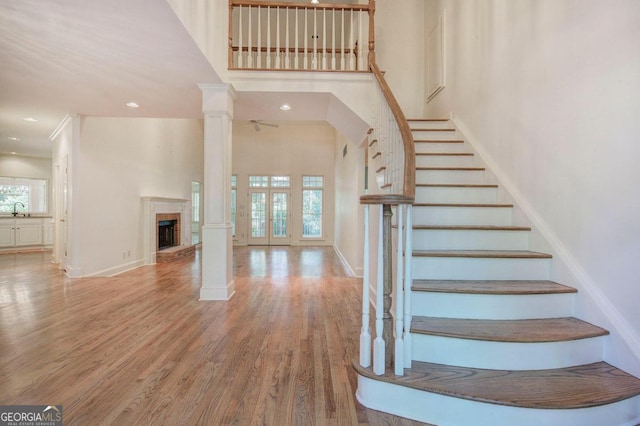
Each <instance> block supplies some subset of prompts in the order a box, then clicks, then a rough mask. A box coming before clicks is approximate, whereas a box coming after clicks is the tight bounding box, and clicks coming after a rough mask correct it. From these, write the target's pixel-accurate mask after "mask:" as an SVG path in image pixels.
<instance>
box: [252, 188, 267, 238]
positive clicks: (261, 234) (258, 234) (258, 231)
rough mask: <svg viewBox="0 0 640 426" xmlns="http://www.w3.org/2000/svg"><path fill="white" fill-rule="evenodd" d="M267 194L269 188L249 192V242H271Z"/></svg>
mask: <svg viewBox="0 0 640 426" xmlns="http://www.w3.org/2000/svg"><path fill="white" fill-rule="evenodd" d="M267 194H268V190H261V191H255V190H254V191H250V192H249V205H250V215H251V216H250V221H249V227H250V229H249V244H269V237H268V234H267V225H268V222H267V217H268V211H267V209H268V206H267Z"/></svg>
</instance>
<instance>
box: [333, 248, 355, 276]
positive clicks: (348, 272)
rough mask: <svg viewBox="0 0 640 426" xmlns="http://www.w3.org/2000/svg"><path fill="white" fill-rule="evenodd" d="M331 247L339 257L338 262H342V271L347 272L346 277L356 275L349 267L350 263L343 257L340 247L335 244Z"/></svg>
mask: <svg viewBox="0 0 640 426" xmlns="http://www.w3.org/2000/svg"><path fill="white" fill-rule="evenodd" d="M333 249H334V250H335V252H336V254H337V255H338V258H339V259H340V262H341V263H342V266H343V267H344V271H345V273H346V274H347V276H348V277H358V276H357V275H356V273H355V272H354V271H353V268H352V267H351V265H350V264H349V262H348V261H347V259H346V258H345V257H344V255H343V254H342V252H341V251H340V249H339V248H338V247H337V246H336V245H334V246H333ZM358 278H362V276H360V277H358Z"/></svg>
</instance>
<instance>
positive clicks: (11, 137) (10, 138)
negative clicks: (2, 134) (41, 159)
mask: <svg viewBox="0 0 640 426" xmlns="http://www.w3.org/2000/svg"><path fill="white" fill-rule="evenodd" d="M9 140H10V141H15V142H19V141H20V138H16V137H14V136H9Z"/></svg>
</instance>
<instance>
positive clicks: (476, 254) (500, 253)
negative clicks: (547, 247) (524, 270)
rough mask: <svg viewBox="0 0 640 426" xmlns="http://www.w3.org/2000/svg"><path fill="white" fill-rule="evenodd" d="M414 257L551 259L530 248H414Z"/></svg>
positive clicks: (546, 254) (548, 255) (547, 255)
mask: <svg viewBox="0 0 640 426" xmlns="http://www.w3.org/2000/svg"><path fill="white" fill-rule="evenodd" d="M412 254H413V256H414V257H471V258H490V259H551V255H550V254H548V253H539V252H536V251H528V250H414V251H413V253H412Z"/></svg>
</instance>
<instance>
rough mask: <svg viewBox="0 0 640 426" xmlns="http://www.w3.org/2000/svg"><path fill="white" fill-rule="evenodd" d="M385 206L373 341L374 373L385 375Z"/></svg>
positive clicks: (380, 219) (380, 220)
mask: <svg viewBox="0 0 640 426" xmlns="http://www.w3.org/2000/svg"><path fill="white" fill-rule="evenodd" d="M383 210H384V209H383V206H382V205H381V206H380V209H379V214H378V251H377V253H378V256H377V264H378V265H377V268H376V338H375V340H374V341H373V373H374V374H376V375H378V376H379V375H382V374H384V370H385V342H384V339H383V337H382V335H383V329H384V326H383V300H384V285H383V279H384V258H383V252H384V250H383V228H384V225H383Z"/></svg>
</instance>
